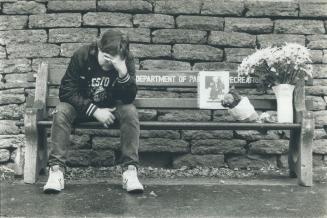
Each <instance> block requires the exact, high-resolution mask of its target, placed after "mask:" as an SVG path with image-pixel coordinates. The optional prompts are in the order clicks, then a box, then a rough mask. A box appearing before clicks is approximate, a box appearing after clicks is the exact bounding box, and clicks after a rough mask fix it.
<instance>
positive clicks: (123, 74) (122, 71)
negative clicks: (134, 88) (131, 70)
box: [118, 67, 127, 79]
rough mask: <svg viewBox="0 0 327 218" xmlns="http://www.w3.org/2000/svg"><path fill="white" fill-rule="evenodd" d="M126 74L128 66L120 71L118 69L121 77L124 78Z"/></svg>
mask: <svg viewBox="0 0 327 218" xmlns="http://www.w3.org/2000/svg"><path fill="white" fill-rule="evenodd" d="M126 74H127V68H126V67H125V68H124V69H120V70H119V71H118V76H119V78H121V79H122V78H124V77H125V76H126Z"/></svg>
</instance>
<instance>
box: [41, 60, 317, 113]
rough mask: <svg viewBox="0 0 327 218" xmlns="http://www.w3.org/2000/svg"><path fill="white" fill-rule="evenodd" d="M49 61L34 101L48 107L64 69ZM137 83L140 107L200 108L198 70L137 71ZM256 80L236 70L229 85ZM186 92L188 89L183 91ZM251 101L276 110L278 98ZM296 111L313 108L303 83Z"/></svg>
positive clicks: (241, 86)
mask: <svg viewBox="0 0 327 218" xmlns="http://www.w3.org/2000/svg"><path fill="white" fill-rule="evenodd" d="M48 69H49V67H48V64H47V63H44V62H43V63H41V64H40V65H39V71H38V75H37V79H36V91H35V101H39V102H40V103H42V104H44V105H46V107H49V108H51V107H55V106H56V105H57V104H58V102H59V98H58V95H57V94H56V92H54V93H55V94H54V95H48V90H52V92H53V90H58V88H59V84H60V81H61V78H62V77H63V75H64V73H65V72H60V73H58V71H56V72H53V73H52V72H51V70H50V71H49V70H48ZM136 75H137V84H138V87H139V90H140V91H139V93H141V94H140V95H138V96H137V99H136V100H135V105H136V106H137V107H138V108H141V109H198V104H197V94H196V87H197V75H198V71H169V70H167V71H165V70H138V71H137V73H136ZM46 81H47V82H46ZM255 82H256V81H254V80H253V79H251V78H250V79H249V78H245V77H238V76H237V74H236V73H235V72H231V73H230V85H231V86H233V87H234V88H235V89H237V90H239V91H240V92H241V93H246V92H247V91H249V92H251V91H252V92H253V91H254V90H255ZM142 90H154V91H153V92H154V93H155V92H156V91H158V90H159V93H160V94H161V95H160V96H154V95H152V94H151V95H150V97H145V96H144V95H143V96H142ZM182 90H186V92H189V93H187V94H185V93H184V94H182V95H181V96H180V95H179V96H178V95H173V97H166V96H165V95H164V96H162V93H163V92H165V91H166V92H167V96H172V95H170V94H169V91H177V92H181V91H182ZM182 92H185V91H182ZM245 95H247V96H249V98H250V101H251V103H252V104H253V105H254V107H255V108H256V109H257V110H276V99H275V96H274V95H273V94H270V95H249V94H245ZM294 97H295V98H294V106H295V110H305V104H307V106H309V108H308V109H310V107H311V104H312V102H309V101H308V102H305V96H304V82H299V83H298V84H297V86H296V88H295V91H294Z"/></svg>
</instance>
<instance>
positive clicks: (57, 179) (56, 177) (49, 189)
mask: <svg viewBox="0 0 327 218" xmlns="http://www.w3.org/2000/svg"><path fill="white" fill-rule="evenodd" d="M64 187H65V180H64V173H63V172H62V171H61V170H60V167H59V165H54V166H52V167H50V170H49V178H48V181H47V184H45V186H44V187H43V191H44V192H45V193H59V192H60V191H61V190H63V189H64Z"/></svg>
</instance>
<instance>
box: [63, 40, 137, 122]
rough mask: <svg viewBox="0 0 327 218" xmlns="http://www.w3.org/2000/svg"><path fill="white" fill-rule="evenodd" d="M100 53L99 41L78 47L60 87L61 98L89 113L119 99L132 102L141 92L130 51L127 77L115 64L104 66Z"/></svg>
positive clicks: (86, 113)
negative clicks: (123, 75) (99, 58)
mask: <svg viewBox="0 0 327 218" xmlns="http://www.w3.org/2000/svg"><path fill="white" fill-rule="evenodd" d="M97 55H98V48H97V46H96V43H92V44H90V45H85V46H82V47H81V48H79V49H78V50H77V51H75V52H74V54H73V56H72V58H71V59H70V62H69V65H68V68H67V70H66V73H65V75H64V76H63V78H62V80H61V84H60V88H59V99H60V101H62V102H67V103H69V104H71V105H73V106H74V108H75V109H76V111H77V112H79V113H82V114H85V115H86V116H88V117H90V116H92V115H93V113H94V112H95V110H96V109H97V108H99V107H100V108H101V107H114V105H115V103H116V101H117V100H120V101H122V102H123V103H124V104H129V103H132V102H133V101H134V99H135V96H136V93H137V86H136V76H135V62H134V57H133V55H132V54H131V53H130V52H129V53H128V55H127V57H126V67H127V74H126V76H125V77H123V78H120V77H119V76H118V72H117V70H116V69H115V68H114V67H113V66H111V68H110V69H109V70H108V71H104V70H102V68H101V66H100V65H99V63H98V59H97Z"/></svg>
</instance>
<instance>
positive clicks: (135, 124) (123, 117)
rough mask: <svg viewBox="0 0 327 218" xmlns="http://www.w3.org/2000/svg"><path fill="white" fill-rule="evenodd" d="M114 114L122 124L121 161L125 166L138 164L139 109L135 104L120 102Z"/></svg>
mask: <svg viewBox="0 0 327 218" xmlns="http://www.w3.org/2000/svg"><path fill="white" fill-rule="evenodd" d="M114 115H115V116H116V118H117V119H118V121H119V125H120V146H121V158H120V163H121V164H122V166H123V167H126V166H127V165H130V164H131V165H135V166H138V163H139V156H138V150H139V137H140V122H139V118H138V113H137V110H136V108H135V106H134V105H133V104H118V105H117V106H116V111H115V112H114Z"/></svg>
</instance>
